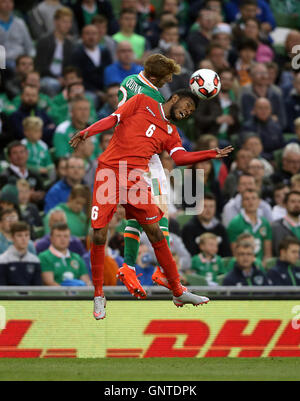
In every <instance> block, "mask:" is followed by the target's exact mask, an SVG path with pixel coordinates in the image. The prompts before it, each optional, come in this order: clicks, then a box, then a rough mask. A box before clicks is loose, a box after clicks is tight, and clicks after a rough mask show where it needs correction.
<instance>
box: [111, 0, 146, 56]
mask: <svg viewBox="0 0 300 401" xmlns="http://www.w3.org/2000/svg"><path fill="white" fill-rule="evenodd" d="M119 24H120V31H119V32H117V33H115V34H114V35H113V39H114V40H115V41H116V42H117V43H119V42H124V41H127V42H129V43H130V44H131V46H132V49H133V52H134V54H135V58H136V62H138V60H141V58H142V56H143V54H144V52H145V50H146V40H145V38H144V37H143V36H141V35H138V34H136V33H134V30H135V27H136V24H137V13H136V11H135V10H134V9H132V8H124V9H123V10H122V11H121V14H120V18H119Z"/></svg>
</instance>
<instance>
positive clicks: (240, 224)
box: [227, 210, 272, 260]
mask: <svg viewBox="0 0 300 401" xmlns="http://www.w3.org/2000/svg"><path fill="white" fill-rule="evenodd" d="M227 232H228V237H229V241H230V242H235V241H236V239H237V237H238V236H239V235H240V234H243V233H249V234H251V235H252V236H253V237H254V238H255V245H256V246H255V256H256V257H257V258H258V259H261V260H262V259H263V257H264V247H263V245H264V241H266V240H270V241H271V240H272V230H271V226H270V223H269V222H268V220H266V219H265V218H264V217H258V218H257V223H256V225H253V224H252V223H251V221H250V220H249V219H248V217H247V216H246V214H245V212H244V211H243V210H242V212H241V213H239V214H238V215H237V216H235V217H234V218H233V219H232V220H231V222H230V223H229V226H228V227H227Z"/></svg>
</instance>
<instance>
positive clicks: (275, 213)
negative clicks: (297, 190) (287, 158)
mask: <svg viewBox="0 0 300 401" xmlns="http://www.w3.org/2000/svg"><path fill="white" fill-rule="evenodd" d="M299 178H300V176H299ZM289 191H290V188H289V187H288V186H287V185H286V184H283V183H281V182H280V183H278V184H277V185H276V186H275V188H274V194H273V197H274V206H273V209H272V219H273V221H276V220H279V219H281V218H282V217H284V216H286V208H285V204H284V199H285V195H286V194H287V193H289Z"/></svg>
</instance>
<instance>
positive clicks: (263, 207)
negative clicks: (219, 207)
mask: <svg viewBox="0 0 300 401" xmlns="http://www.w3.org/2000/svg"><path fill="white" fill-rule="evenodd" d="M248 190H251V191H257V189H256V183H255V179H254V177H252V175H250V174H247V173H243V174H242V175H240V176H239V178H238V186H237V191H238V193H237V195H236V196H235V197H234V198H231V199H230V200H229V201H228V202H227V203H226V205H225V206H224V208H223V213H222V222H223V224H224V226H225V227H228V225H229V223H230V222H231V220H232V219H233V218H234V217H235V216H236V215H238V214H239V213H241V210H242V195H243V193H244V192H245V191H248ZM258 216H259V217H264V218H265V219H266V220H267V221H269V222H271V221H272V209H271V206H270V205H269V204H268V203H267V202H266V201H264V200H260V202H259V206H258Z"/></svg>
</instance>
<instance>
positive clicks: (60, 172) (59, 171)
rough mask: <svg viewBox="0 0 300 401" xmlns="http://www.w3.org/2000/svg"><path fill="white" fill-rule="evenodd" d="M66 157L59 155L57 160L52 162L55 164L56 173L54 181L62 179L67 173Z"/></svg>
mask: <svg viewBox="0 0 300 401" xmlns="http://www.w3.org/2000/svg"><path fill="white" fill-rule="evenodd" d="M67 163H68V158H67V157H60V158H59V159H58V160H56V161H55V162H54V164H55V173H56V182H57V181H59V180H62V179H63V178H65V177H66V175H67Z"/></svg>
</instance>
